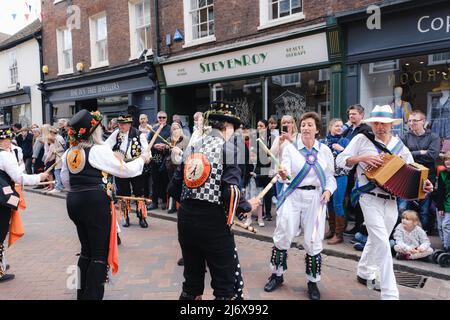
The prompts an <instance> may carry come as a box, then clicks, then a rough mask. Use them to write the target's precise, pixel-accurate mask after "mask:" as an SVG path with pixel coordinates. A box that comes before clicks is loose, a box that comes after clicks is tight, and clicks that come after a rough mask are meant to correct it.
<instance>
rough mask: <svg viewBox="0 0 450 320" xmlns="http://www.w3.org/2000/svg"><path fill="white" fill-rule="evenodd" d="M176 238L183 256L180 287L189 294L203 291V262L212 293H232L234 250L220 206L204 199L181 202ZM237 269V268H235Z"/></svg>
mask: <svg viewBox="0 0 450 320" xmlns="http://www.w3.org/2000/svg"><path fill="white" fill-rule="evenodd" d="M178 241H179V243H180V246H181V252H182V254H183V260H184V273H183V275H184V279H185V281H184V282H183V291H185V292H186V293H188V294H189V295H192V296H198V295H202V294H203V290H204V280H205V262H206V263H207V264H208V268H209V270H210V273H211V278H212V281H211V287H212V288H213V294H214V296H215V297H222V298H231V297H233V296H234V295H235V292H236V288H235V284H236V280H237V279H238V277H240V278H239V283H240V282H241V281H242V277H241V275H240V274H239V275H236V273H237V271H236V261H238V260H237V252H236V251H235V243H234V236H233V233H232V232H231V230H230V228H229V227H228V226H227V224H226V217H225V213H224V212H223V209H222V208H221V207H220V206H218V205H214V204H210V203H207V202H204V201H197V200H187V201H183V202H181V206H180V209H179V211H178ZM239 273H240V270H239Z"/></svg>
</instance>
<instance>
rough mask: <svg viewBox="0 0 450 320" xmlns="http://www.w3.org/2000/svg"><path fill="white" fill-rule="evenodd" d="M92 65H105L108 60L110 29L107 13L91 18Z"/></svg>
mask: <svg viewBox="0 0 450 320" xmlns="http://www.w3.org/2000/svg"><path fill="white" fill-rule="evenodd" d="M90 31H91V60H92V66H91V68H92V67H94V68H96V67H103V66H106V65H108V64H109V62H108V31H107V24H106V15H105V14H100V15H98V16H96V17H93V18H92V17H91V18H90Z"/></svg>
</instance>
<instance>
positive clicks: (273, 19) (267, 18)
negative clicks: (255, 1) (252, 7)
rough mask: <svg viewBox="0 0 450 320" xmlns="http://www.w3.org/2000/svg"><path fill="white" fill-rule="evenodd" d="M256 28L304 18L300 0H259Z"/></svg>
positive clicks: (259, 28)
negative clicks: (257, 25)
mask: <svg viewBox="0 0 450 320" xmlns="http://www.w3.org/2000/svg"><path fill="white" fill-rule="evenodd" d="M259 10H260V11H259V24H260V25H259V27H258V30H261V29H265V28H270V27H274V26H277V25H280V24H284V23H289V22H293V21H297V20H301V19H305V15H304V14H303V2H302V0H259Z"/></svg>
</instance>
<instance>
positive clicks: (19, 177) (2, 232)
mask: <svg viewBox="0 0 450 320" xmlns="http://www.w3.org/2000/svg"><path fill="white" fill-rule="evenodd" d="M13 137H14V133H13V131H12V130H11V129H10V128H9V127H3V128H0V189H1V191H0V282H5V281H8V280H12V279H14V277H15V276H14V274H7V273H6V270H7V265H6V259H5V257H4V252H5V247H4V246H3V242H4V241H5V238H6V235H7V234H8V231H9V230H11V229H12V228H13V227H14V222H13V221H11V218H12V214H13V211H15V210H17V207H18V206H19V200H20V194H19V193H18V192H17V190H16V188H15V184H16V183H18V184H24V185H35V184H38V183H39V182H41V181H45V180H47V178H48V174H47V173H40V174H30V175H29V174H24V173H23V171H24V169H25V167H24V166H23V165H21V166H19V159H20V156H19V152H18V151H19V149H18V148H17V147H13V146H12V145H11V139H12V138H13ZM14 214H18V213H14ZM18 218H20V216H19V217H18ZM10 221H11V224H10ZM10 236H11V234H10ZM10 238H11V237H10ZM9 245H11V243H9Z"/></svg>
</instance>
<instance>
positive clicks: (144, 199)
mask: <svg viewBox="0 0 450 320" xmlns="http://www.w3.org/2000/svg"><path fill="white" fill-rule="evenodd" d="M114 197H115V198H117V199H123V200H132V201H141V200H142V201H145V202H148V203H151V202H152V199H147V198H141V197H131V196H114Z"/></svg>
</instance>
